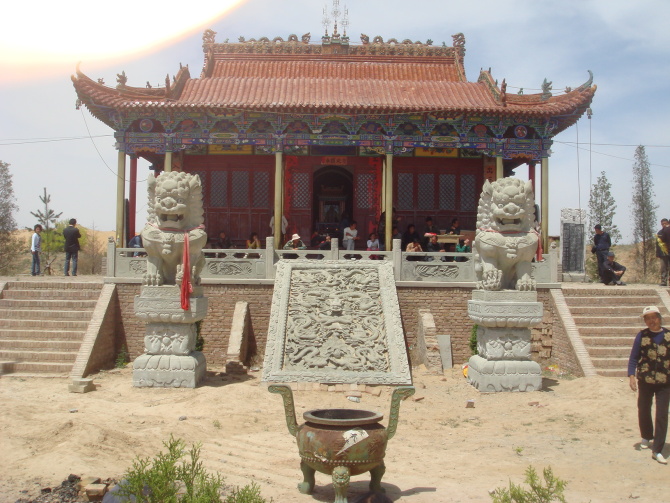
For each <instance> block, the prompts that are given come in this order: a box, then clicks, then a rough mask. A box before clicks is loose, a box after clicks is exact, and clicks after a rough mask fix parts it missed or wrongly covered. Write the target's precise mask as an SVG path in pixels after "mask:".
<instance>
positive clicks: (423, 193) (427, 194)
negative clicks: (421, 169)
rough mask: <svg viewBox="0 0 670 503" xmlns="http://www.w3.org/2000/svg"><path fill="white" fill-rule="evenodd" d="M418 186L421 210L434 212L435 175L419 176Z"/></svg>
mask: <svg viewBox="0 0 670 503" xmlns="http://www.w3.org/2000/svg"><path fill="white" fill-rule="evenodd" d="M417 185H418V189H419V193H418V194H417V198H418V201H417V203H418V206H419V209H420V210H432V209H434V208H435V175H433V174H432V173H430V174H423V173H421V174H419V176H418V180H417Z"/></svg>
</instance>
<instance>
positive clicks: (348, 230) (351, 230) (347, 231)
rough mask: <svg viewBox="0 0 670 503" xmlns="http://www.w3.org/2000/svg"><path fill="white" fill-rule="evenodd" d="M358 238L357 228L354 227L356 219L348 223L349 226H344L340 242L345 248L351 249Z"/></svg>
mask: <svg viewBox="0 0 670 503" xmlns="http://www.w3.org/2000/svg"><path fill="white" fill-rule="evenodd" d="M357 239H358V230H357V229H356V220H354V221H352V222H351V223H350V224H349V227H345V228H344V236H343V238H342V244H343V245H344V249H345V250H353V249H354V245H355V242H356V240H357Z"/></svg>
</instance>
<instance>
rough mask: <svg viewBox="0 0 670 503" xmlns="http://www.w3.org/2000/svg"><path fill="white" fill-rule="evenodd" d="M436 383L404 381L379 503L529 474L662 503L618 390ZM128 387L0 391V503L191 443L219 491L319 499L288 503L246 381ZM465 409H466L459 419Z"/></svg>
mask: <svg viewBox="0 0 670 503" xmlns="http://www.w3.org/2000/svg"><path fill="white" fill-rule="evenodd" d="M447 374H448V375H447V376H445V377H443V376H439V375H434V374H433V375H431V374H429V373H427V372H424V373H421V372H420V371H419V372H415V375H414V383H415V386H416V388H417V394H416V395H415V397H414V398H410V399H408V400H406V401H405V402H403V403H402V405H401V410H400V423H399V426H398V433H397V435H396V436H395V437H394V438H393V439H392V440H391V441H390V442H389V446H388V449H387V455H386V465H387V470H386V475H385V476H384V479H383V481H382V483H383V485H384V487H385V488H386V491H387V494H388V495H389V496H390V497H391V499H392V500H394V501H402V502H408V503H410V502H411V503H422V502H446V501H451V502H488V501H491V500H490V496H489V495H488V492H489V490H491V489H494V488H496V487H500V486H503V485H506V484H508V481H509V480H510V479H511V480H512V481H514V482H517V483H521V482H522V481H523V477H524V471H525V469H526V468H527V467H528V466H529V465H532V466H534V467H535V468H536V469H538V471H541V470H542V469H543V468H544V467H547V466H551V467H552V469H553V470H554V473H555V474H556V475H557V476H559V477H560V478H562V479H564V480H566V481H568V488H567V491H566V495H567V500H568V501H569V502H571V503H575V502H588V501H591V502H593V503H596V502H602V503H614V502H624V501H626V502H628V501H631V500H633V501H639V502H658V501H663V500H664V498H663V497H661V495H662V494H666V495H667V487H668V485H667V480H668V476H669V475H670V471H669V470H670V467H669V466H663V465H660V464H658V463H656V462H655V461H653V460H652V459H651V456H650V453H649V451H640V450H639V446H638V430H637V420H636V406H635V394H634V393H633V392H632V391H630V390H629V388H628V383H627V382H625V381H623V380H621V379H619V378H604V377H597V378H590V379H573V380H569V379H551V378H549V379H545V385H546V390H545V391H542V392H535V393H504V394H503V393H500V394H480V393H478V392H477V391H476V390H474V389H473V388H471V387H470V386H469V385H468V384H467V383H466V382H465V380H464V379H463V378H462V376H461V375H460V372H459V371H456V370H454V371H451V372H448V373H447ZM131 377H132V376H131V370H130V369H123V370H114V371H111V372H104V373H101V374H98V375H97V376H95V382H96V383H97V385H98V388H97V390H96V391H94V392H91V393H87V394H75V393H68V391H67V382H66V381H65V380H61V379H38V378H32V379H20V378H12V377H9V376H4V377H2V378H0V403H1V404H2V414H0V453H1V457H2V460H3V461H2V476H1V477H0V501H1V502H3V503H4V502H14V501H15V500H16V499H17V498H19V497H21V496H23V497H25V494H21V493H20V491H21V490H25V489H28V490H29V492H30V493H31V494H36V493H37V492H38V491H39V489H40V488H41V487H45V486H53V485H57V484H59V483H60V482H61V481H62V480H64V479H65V478H67V476H68V475H69V474H70V473H75V474H79V475H94V476H98V477H102V478H107V477H117V478H118V477H121V475H122V474H123V472H124V470H125V469H126V468H128V467H129V466H130V464H131V462H132V460H133V458H134V457H135V456H137V455H142V456H148V455H153V454H155V453H156V452H158V450H160V449H161V448H162V442H163V441H164V440H166V439H167V438H168V437H169V435H170V434H174V435H175V436H178V437H181V438H183V439H185V440H186V441H187V442H189V443H190V442H201V443H202V455H203V458H204V460H205V464H206V466H207V467H208V468H209V469H211V470H217V471H219V472H220V473H221V474H222V475H224V476H225V478H226V481H227V482H228V483H230V484H234V485H243V484H246V483H248V482H250V481H252V480H254V481H256V482H257V483H258V484H259V485H260V486H261V489H262V493H263V495H264V496H265V497H267V498H268V499H269V498H270V497H273V498H274V501H275V502H300V503H302V502H305V503H308V502H311V501H319V502H325V501H332V500H333V490H332V485H331V481H330V477H329V476H326V475H323V474H317V478H316V481H317V487H316V490H315V493H314V494H313V495H312V496H307V495H302V494H299V493H298V492H297V490H296V483H297V482H299V481H300V480H301V472H300V470H299V466H298V465H299V458H298V453H297V448H296V445H295V441H294V439H293V437H291V436H290V435H289V433H288V431H287V429H286V425H285V421H284V414H283V408H282V403H281V398H280V397H279V396H278V395H272V394H270V393H268V391H267V390H266V389H265V388H264V387H263V385H262V384H261V383H260V377H259V375H258V374H257V373H254V374H251V375H250V376H249V377H248V378H246V377H245V378H244V380H233V379H232V378H227V379H223V378H222V377H221V376H219V375H215V374H214V373H210V374H209V375H208V379H207V381H206V382H205V384H204V385H203V386H201V387H199V388H197V389H195V390H191V389H146V388H143V389H138V388H133V387H132V383H131ZM419 397H423V398H422V399H421V400H419V401H415V399H416V398H419ZM469 399H474V400H475V408H466V407H465V405H466V402H467V401H468V400H469ZM295 401H296V405H297V412H298V417H299V422H301V421H300V418H301V416H302V412H304V411H305V410H308V409H313V408H322V407H340V408H366V409H372V410H377V411H381V412H383V413H384V415H385V416H386V417H387V415H388V406H389V402H390V392H389V391H388V389H384V391H383V392H382V394H381V396H379V397H375V396H373V395H370V394H366V393H363V398H362V401H361V403H360V404H357V403H352V402H350V401H348V400H347V399H346V397H345V395H344V394H343V393H335V392H325V391H296V392H295ZM533 402H538V403H539V405H530V404H531V403H533ZM72 409H76V410H77V412H71V410H72ZM180 416H186V419H185V420H181V421H180V420H179V418H180ZM386 417H385V420H384V421H386ZM665 454H666V455H670V445H668V446H667V447H666V450H665ZM368 480H369V479H368V477H367V475H359V476H356V477H353V478H352V484H351V486H350V492H349V494H350V496H352V495H356V494H361V493H363V492H365V490H366V488H367V483H368ZM659 497H660V499H659Z"/></svg>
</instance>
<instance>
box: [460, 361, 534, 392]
mask: <svg viewBox="0 0 670 503" xmlns="http://www.w3.org/2000/svg"><path fill="white" fill-rule="evenodd" d="M468 382H469V383H470V384H472V385H473V386H474V387H475V388H477V389H478V390H479V391H481V392H500V391H539V390H541V389H542V369H541V368H540V365H539V364H538V363H537V362H534V361H509V360H497V361H491V360H487V359H485V358H482V357H481V356H479V355H474V356H471V357H470V360H469V362H468Z"/></svg>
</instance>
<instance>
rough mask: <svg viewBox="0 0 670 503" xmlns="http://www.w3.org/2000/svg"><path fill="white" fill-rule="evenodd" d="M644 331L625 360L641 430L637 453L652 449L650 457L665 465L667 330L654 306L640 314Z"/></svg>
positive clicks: (669, 372)
mask: <svg viewBox="0 0 670 503" xmlns="http://www.w3.org/2000/svg"><path fill="white" fill-rule="evenodd" d="M642 318H643V319H644V323H645V324H646V325H647V328H645V329H644V330H642V331H641V332H639V333H638V334H637V335H636V336H635V341H634V342H633V348H632V349H631V352H630V358H629V359H628V379H629V385H630V389H632V390H633V391H637V392H638V395H637V414H638V423H639V427H640V436H641V437H642V439H641V440H640V449H648V448H649V447H651V457H652V459H654V460H655V461H658V462H659V463H661V464H664V465H665V464H667V462H668V461H667V460H666V459H665V458H664V457H663V454H662V451H663V446H664V445H665V437H666V435H667V431H668V405H669V404H670V330H668V329H667V328H664V327H662V326H661V323H662V322H663V319H662V317H661V312H660V311H659V309H658V307H656V306H647V307H645V308H644V309H643V310H642ZM654 396H655V397H656V419H655V423H654V422H652V419H651V405H652V401H653V399H654Z"/></svg>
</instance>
